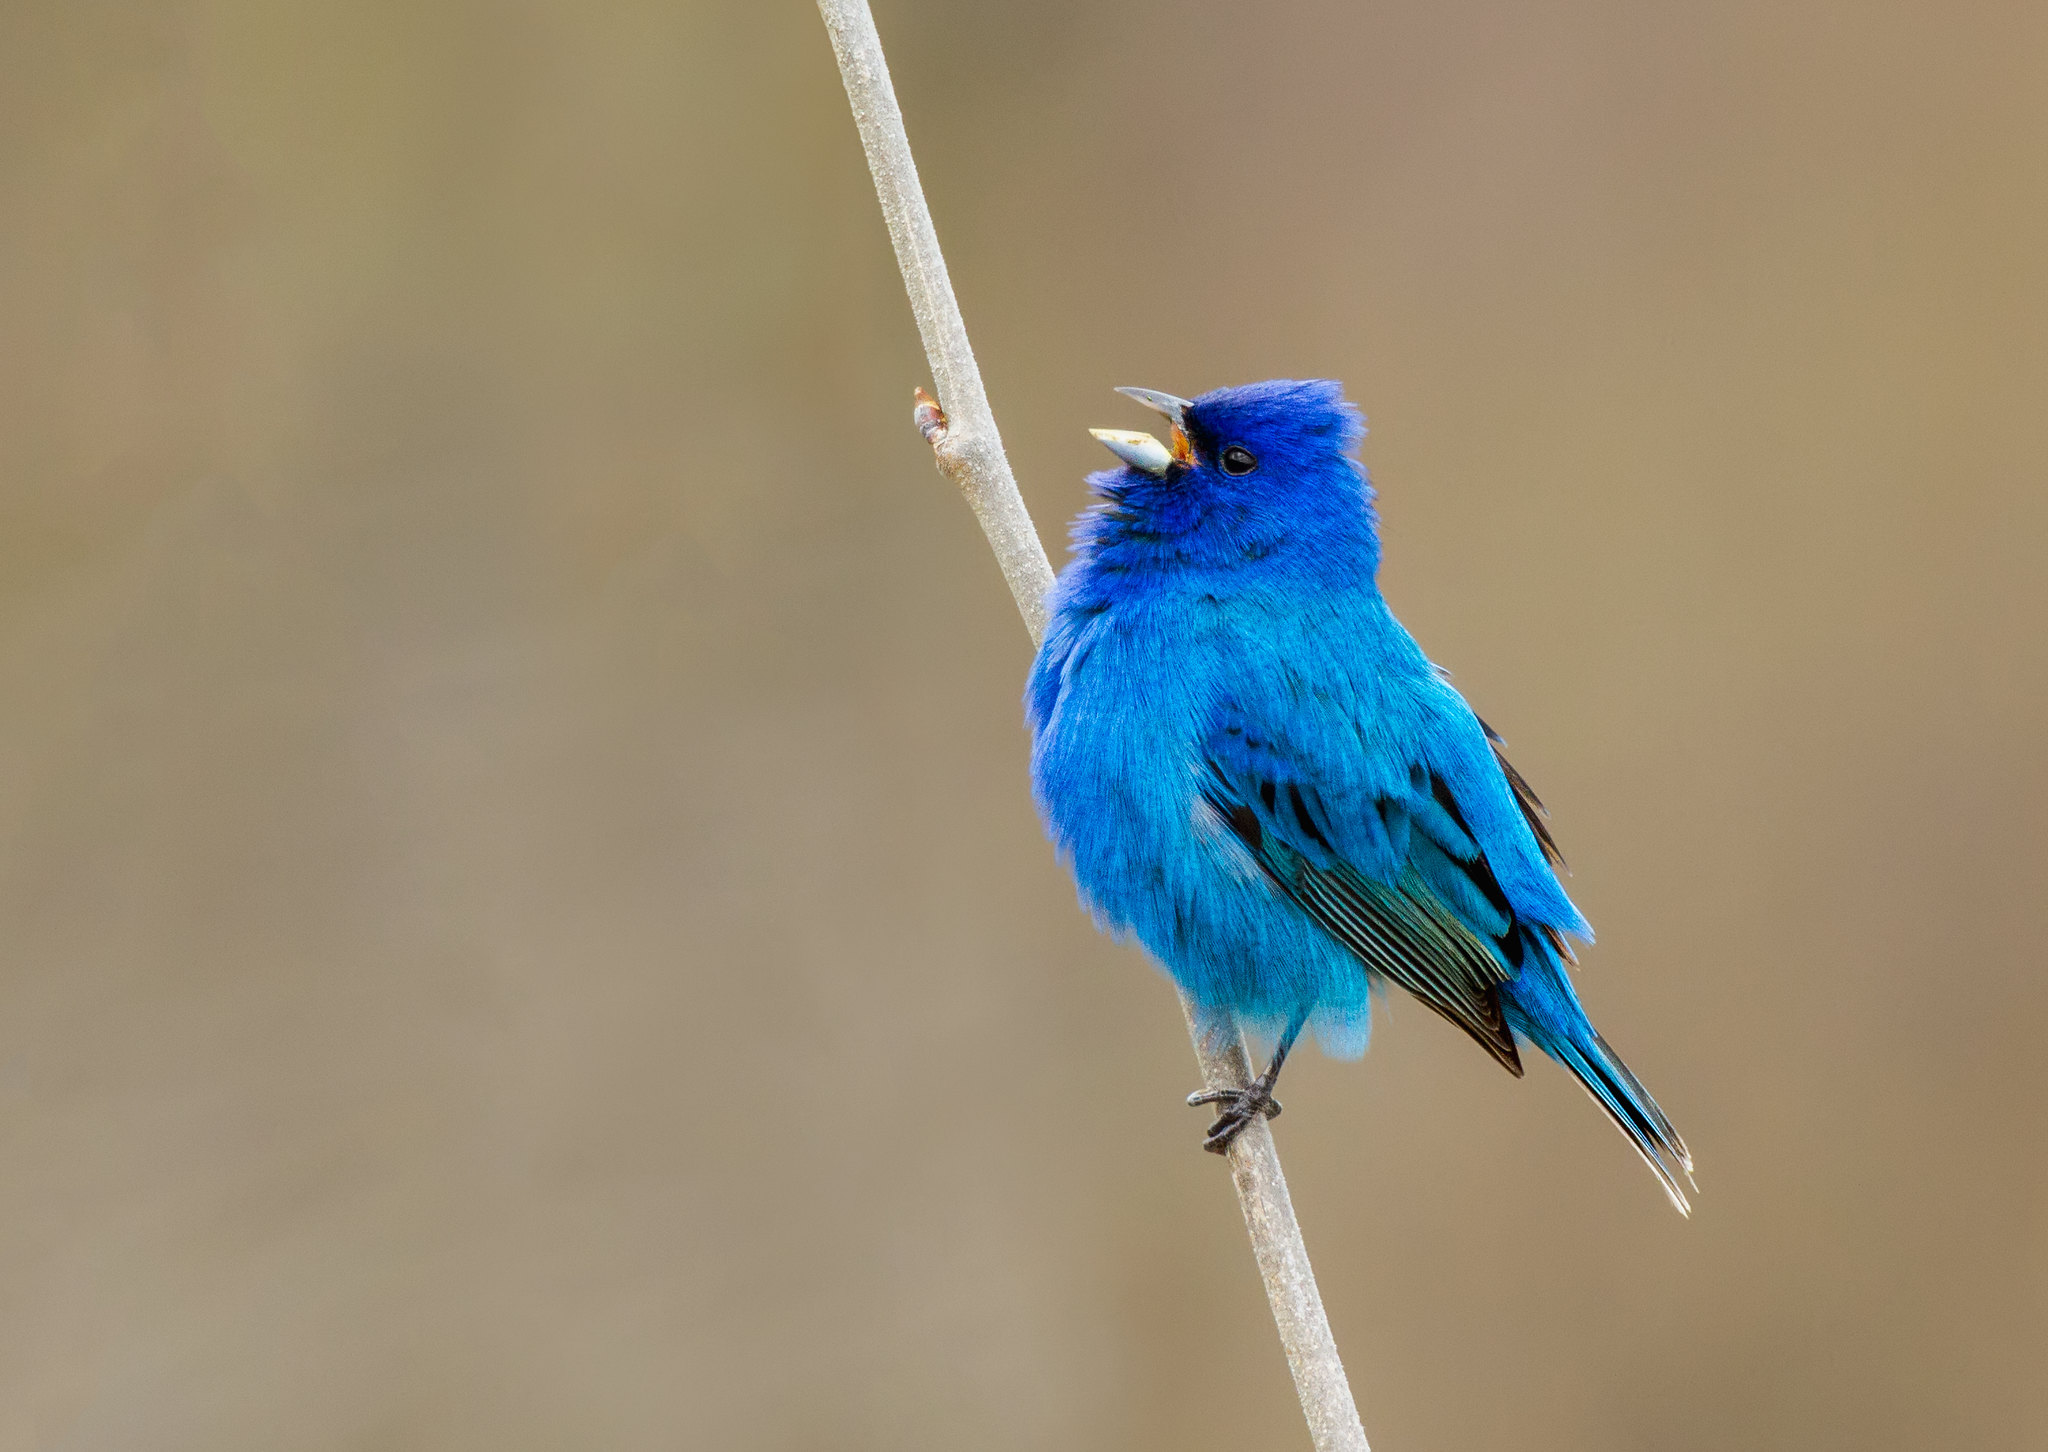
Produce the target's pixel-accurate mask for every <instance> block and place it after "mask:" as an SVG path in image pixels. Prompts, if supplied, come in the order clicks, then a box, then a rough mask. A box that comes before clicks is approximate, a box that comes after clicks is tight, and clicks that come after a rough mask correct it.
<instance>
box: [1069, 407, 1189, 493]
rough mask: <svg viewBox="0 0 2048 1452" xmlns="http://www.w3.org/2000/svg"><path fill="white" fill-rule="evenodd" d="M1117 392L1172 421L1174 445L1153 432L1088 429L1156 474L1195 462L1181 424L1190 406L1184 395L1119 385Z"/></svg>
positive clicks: (1131, 461) (1136, 464)
mask: <svg viewBox="0 0 2048 1452" xmlns="http://www.w3.org/2000/svg"><path fill="white" fill-rule="evenodd" d="M1117 392H1118V393H1121V394H1123V395H1124V396H1125V397H1126V398H1135V399H1136V400H1137V401H1138V402H1140V403H1142V404H1144V405H1145V407H1147V408H1149V409H1151V410H1152V411H1153V412H1154V413H1158V414H1162V415H1164V416H1165V417H1166V418H1167V419H1168V420H1170V421H1171V422H1172V424H1173V432H1172V434H1171V435H1170V437H1171V438H1172V440H1173V444H1172V447H1170V448H1169V447H1168V446H1167V445H1165V444H1162V443H1160V442H1159V440H1157V439H1155V438H1153V437H1152V435H1150V434H1141V433H1134V432H1132V431H1130V430H1128V429H1090V430H1088V432H1089V433H1091V434H1093V435H1095V437H1096V438H1097V439H1098V440H1099V441H1100V442H1101V444H1102V446H1103V447H1104V448H1105V449H1108V450H1109V451H1110V452H1111V453H1112V454H1115V455H1116V456H1117V457H1118V458H1119V459H1122V460H1123V461H1124V462H1125V463H1126V464H1129V465H1130V466H1131V467H1132V468H1133V469H1140V470H1143V471H1144V472H1145V473H1147V474H1153V475H1162V474H1164V473H1165V472H1166V471H1167V470H1168V469H1170V468H1172V467H1173V466H1174V465H1175V464H1187V463H1192V462H1193V461H1194V451H1193V450H1192V449H1190V448H1189V447H1188V436H1187V431H1186V430H1185V429H1183V428H1182V427H1181V416H1182V414H1183V412H1184V411H1185V410H1186V408H1187V406H1188V401H1187V400H1186V399H1185V398H1175V397H1174V396H1173V395H1172V394H1170V393H1161V392H1159V391H1158V390H1157V389H1154V388H1119V389H1118V390H1117Z"/></svg>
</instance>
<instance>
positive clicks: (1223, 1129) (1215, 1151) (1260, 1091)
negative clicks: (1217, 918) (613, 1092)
mask: <svg viewBox="0 0 2048 1452" xmlns="http://www.w3.org/2000/svg"><path fill="white" fill-rule="evenodd" d="M1188 1104H1189V1106H1190V1107H1194V1106H1197V1105H1202V1104H1221V1105H1223V1106H1224V1109H1223V1111H1222V1112H1221V1113H1220V1114H1218V1115H1217V1116H1216V1122H1215V1123H1214V1124H1212V1125H1210V1126H1209V1131H1208V1134H1207V1135H1206V1136H1205V1137H1204V1138H1203V1140H1202V1148H1203V1149H1205V1150H1207V1151H1209V1153H1210V1154H1212V1155H1220V1154H1223V1153H1224V1152H1225V1151H1227V1150H1228V1149H1229V1148H1230V1142H1231V1141H1232V1140H1234V1139H1236V1138H1237V1137H1238V1136H1239V1135H1240V1134H1243V1133H1244V1132H1245V1130H1246V1128H1247V1127H1249V1126H1250V1124H1251V1122H1252V1121H1253V1120H1255V1119H1258V1118H1260V1117H1262V1116H1263V1117H1264V1118H1266V1119H1278V1118H1279V1117H1280V1101H1279V1100H1277V1099H1275V1098H1274V1097H1273V1089H1272V1086H1271V1085H1269V1084H1263V1083H1260V1082H1259V1081H1258V1080H1256V1079H1255V1080H1253V1081H1252V1082H1251V1083H1249V1084H1247V1085H1246V1086H1245V1087H1244V1088H1242V1089H1205V1090H1202V1091H1200V1092H1199V1093H1195V1094H1190V1095H1189V1096H1188Z"/></svg>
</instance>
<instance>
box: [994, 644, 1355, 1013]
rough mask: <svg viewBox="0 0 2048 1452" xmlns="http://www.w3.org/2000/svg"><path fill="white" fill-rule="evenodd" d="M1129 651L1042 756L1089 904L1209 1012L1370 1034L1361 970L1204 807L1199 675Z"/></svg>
mask: <svg viewBox="0 0 2048 1452" xmlns="http://www.w3.org/2000/svg"><path fill="white" fill-rule="evenodd" d="M1119 644H1120V645H1122V646H1123V647H1124V649H1123V650H1122V651H1118V650H1115V649H1112V651H1110V652H1099V651H1098V652H1097V653H1096V654H1095V655H1093V656H1091V658H1090V660H1089V661H1088V662H1087V666H1088V669H1087V670H1084V671H1082V672H1077V673H1076V675H1075V677H1074V678H1073V679H1071V680H1070V682H1069V685H1068V690H1067V692H1066V693H1065V695H1064V697H1063V699H1062V702H1061V706H1060V709H1059V711H1058V712H1057V713H1056V717H1055V719H1054V721H1052V722H1051V723H1049V726H1048V729H1047V730H1046V731H1045V732H1044V733H1043V734H1042V735H1041V737H1040V739H1039V741H1038V742H1037V743H1036V747H1035V750H1034V760H1033V774H1034V778H1035V783H1036V786H1037V789H1038V796H1039V804H1040V808H1041V810H1042V811H1043V813H1044V815H1045V819H1046V825H1047V827H1048V829H1049V831H1050V832H1051V834H1052V836H1053V839H1054V841H1055V842H1056V843H1057V844H1058V846H1059V847H1060V848H1061V850H1062V851H1063V852H1064V853H1065V854H1066V855H1067V856H1068V858H1069V861H1070V863H1071V865H1072V868H1073V873H1074V878H1075V881H1076V883H1077V884H1078V885H1079V887H1080V890H1081V895H1082V898H1083V899H1084V901H1085V902H1086V903H1087V904H1088V906H1089V907H1090V909H1091V910H1092V911H1093V912H1094V913H1095V914H1096V916H1097V918H1098V919H1099V920H1101V921H1102V923H1103V924H1104V925H1105V926H1106V927H1109V928H1111V929H1113V930H1115V931H1117V932H1119V933H1121V934H1125V935H1128V936H1131V937H1135V938H1136V939H1137V940H1138V941H1139V942H1140V943H1142V944H1143V945H1144V946H1145V948H1146V949H1147V950H1148V951H1149V952H1150V953H1151V955H1152V956H1153V957H1154V958H1155V959H1156V960H1157V961H1158V962H1159V963H1160V964H1161V965H1162V966H1164V967H1165V969H1166V970H1167V971H1168V972H1169V973H1170V974H1171V975H1172V977H1173V978H1174V980H1175V981H1176V982H1177V983H1178V984H1179V985H1180V987H1181V988H1182V990H1183V991H1185V992H1186V993H1187V994H1188V995H1189V996H1190V997H1191V998H1193V999H1194V1000H1195V1001H1196V1002H1197V1003H1198V1004H1200V1005H1202V1006H1203V1007H1205V1008H1209V1009H1217V1010H1226V1011H1229V1012H1232V1013H1235V1014H1237V1015H1238V1016H1239V1017H1240V1018H1242V1019H1244V1020H1246V1021H1247V1022H1250V1023H1255V1024H1262V1023H1273V1022H1281V1021H1284V1020H1285V1019H1286V1018H1288V1017H1289V1016H1290V1015H1291V1014H1292V1012H1294V1011H1295V1010H1296V1009H1297V1008H1299V1007H1303V1006H1308V1005H1318V1006H1320V1007H1321V1008H1323V1009H1324V1010H1325V1012H1324V1013H1323V1014H1322V1015H1319V1017H1320V1018H1322V1019H1324V1020H1325V1021H1330V1022H1334V1021H1336V1020H1338V1019H1343V1018H1344V1017H1345V1016H1346V1015H1349V1014H1353V1013H1355V1014H1356V1016H1357V1017H1358V1020H1359V1022H1360V1023H1361V1025H1362V1022H1363V1014H1364V1008H1365V997H1366V980H1365V975H1364V973H1363V971H1362V970H1361V969H1360V968H1359V966H1358V964H1357V962H1356V960H1354V959H1352V958H1351V957H1350V956H1349V954H1347V953H1345V952H1344V950H1343V949H1342V948H1341V947H1340V946H1339V945H1338V944H1337V943H1336V941H1335V940H1334V939H1332V938H1330V937H1329V936H1328V935H1327V934H1326V933H1324V932H1323V931H1322V930H1321V929H1320V928H1318V927H1317V926H1316V925H1315V924H1314V922H1313V921H1312V920H1310V919H1309V917H1308V916H1307V915H1306V914H1305V913H1303V912H1302V911H1301V910H1300V909H1299V908H1298V907H1296V906H1295V905H1294V903H1293V902H1291V901H1290V900H1289V899H1288V898H1287V897H1286V896H1285V895H1284V894H1283V893H1282V892H1281V891H1280V890H1279V889H1278V887H1277V886H1276V885H1275V884H1274V883H1273V881H1272V880H1271V879H1270V878H1269V877H1267V876H1266V875H1265V874H1264V873H1263V872H1262V871H1261V870H1260V869H1259V868H1258V866H1257V865H1256V864H1255V863H1254V862H1253V861H1252V860H1251V858H1250V856H1249V855H1248V854H1247V853H1246V852H1245V851H1244V849H1243V847H1242V845H1241V844H1240V843H1239V842H1238V841H1237V839H1236V838H1235V837H1234V836H1232V835H1231V834H1230V832H1229V831H1228V830H1227V829H1226V828H1224V827H1223V825H1222V824H1221V822H1220V821H1218V820H1217V819H1216V818H1215V817H1214V815H1213V813H1212V812H1211V811H1210V810H1209V808H1208V807H1207V806H1206V804H1205V802H1204V800H1203V797H1202V794H1201V790H1200V786H1201V781H1202V779H1203V778H1202V771H1203V766H1202V762H1201V753H1200V751H1199V749H1198V742H1199V741H1200V739H1201V737H1200V734H1199V723H1200V722H1201V721H1202V720H1203V719H1204V716H1203V714H1202V713H1203V710H1204V704H1203V703H1202V702H1200V701H1198V700H1196V699H1193V697H1192V693H1191V692H1190V691H1189V689H1188V687H1187V684H1186V682H1187V679H1188V673H1176V672H1175V671H1173V670H1170V669H1168V670H1161V669H1158V668H1157V667H1156V665H1155V667H1154V669H1152V670H1151V671H1150V672H1142V671H1140V670H1138V669H1136V668H1134V663H1133V662H1132V661H1131V660H1130V659H1129V658H1128V657H1127V658H1126V659H1123V660H1119V659H1118V655H1120V654H1125V652H1127V651H1129V648H1130V646H1131V645H1133V644H1138V643H1137V642H1129V641H1126V642H1120V643H1119ZM1142 658H1143V659H1146V660H1151V661H1154V662H1156V661H1157V660H1158V659H1160V658H1161V657H1159V656H1158V655H1157V654H1156V653H1155V654H1146V655H1143V656H1142ZM1098 671H1099V672H1101V674H1100V676H1097V675H1096V672H1098ZM1091 677H1093V678H1091ZM1361 1034H1362V1030H1361Z"/></svg>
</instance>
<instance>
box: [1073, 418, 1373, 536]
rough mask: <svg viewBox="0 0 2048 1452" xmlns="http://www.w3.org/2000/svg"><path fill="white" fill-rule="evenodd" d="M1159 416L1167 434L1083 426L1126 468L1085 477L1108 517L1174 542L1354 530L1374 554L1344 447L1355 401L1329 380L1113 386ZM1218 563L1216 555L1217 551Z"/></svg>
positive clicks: (1355, 437) (1358, 433)
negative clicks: (1197, 393)
mask: <svg viewBox="0 0 2048 1452" xmlns="http://www.w3.org/2000/svg"><path fill="white" fill-rule="evenodd" d="M1117 392H1119V393H1121V394H1124V395H1126V396H1128V397H1130V398H1133V399H1136V400H1137V401H1138V402H1139V403H1142V404H1144V405H1145V406H1146V407H1147V408H1149V409H1152V410H1154V411H1155V412H1157V413H1159V414H1161V415H1163V416H1164V417H1165V418H1166V420H1167V422H1168V425H1169V429H1168V434H1167V440H1168V441H1167V442H1166V443H1161V442H1160V441H1159V440H1158V439H1156V438H1154V437H1153V436H1152V435H1150V434H1145V433H1134V432H1129V431H1126V430H1122V429H1091V430H1090V431H1089V432H1091V433H1092V434H1094V436H1095V437H1096V439H1097V440H1099V441H1100V442H1101V443H1102V444H1103V445H1104V446H1105V447H1106V448H1108V449H1109V451H1110V452H1111V453H1113V454H1115V455H1116V456H1117V457H1118V458H1119V459H1121V460H1123V461H1124V464H1125V465H1126V467H1125V468H1123V469H1119V470H1113V471H1111V472H1109V473H1105V474H1096V475H1093V476H1091V478H1090V481H1089V482H1090V483H1091V484H1093V485H1094V486H1095V488H1096V490H1097V491H1098V492H1099V493H1101V494H1102V495H1103V496H1104V497H1105V498H1106V499H1108V500H1109V501H1110V504H1111V507H1112V512H1113V513H1114V514H1115V515H1118V516H1121V517H1124V518H1127V519H1130V520H1131V522H1132V523H1134V524H1141V525H1142V527H1143V528H1144V529H1145V530H1146V531H1147V532H1148V533H1152V534H1165V535H1170V536H1172V537H1174V538H1175V539H1176V541H1177V542H1179V543H1180V544H1182V545H1183V546H1198V545H1206V546H1207V547H1208V548H1206V549H1204V550H1203V553H1205V554H1213V553H1216V552H1218V551H1221V552H1223V553H1224V554H1229V553H1231V552H1253V553H1255V554H1260V555H1262V554H1263V553H1264V552H1267V551H1269V550H1270V549H1271V548H1272V547H1274V546H1275V545H1276V544H1277V543H1278V542H1279V541H1281V540H1284V539H1289V538H1292V539H1297V540H1301V541H1304V542H1319V541H1324V540H1326V539H1328V537H1329V536H1330V535H1331V534H1332V533H1333V532H1336V533H1342V534H1346V535H1349V534H1353V533H1356V532H1358V531H1360V530H1361V529H1362V530H1363V535H1364V539H1365V543H1366V545H1367V547H1368V548H1369V549H1370V550H1371V551H1372V553H1373V554H1374V555H1375V556H1376V555H1377V548H1376V544H1375V543H1374V536H1375V533H1376V531H1375V530H1374V527H1373V516H1372V507H1371V503H1370V500H1371V498H1372V490H1371V488H1370V486H1369V485H1367V483H1366V480H1365V471H1364V470H1363V469H1362V468H1361V467H1360V466H1359V464H1358V463H1357V461H1356V460H1355V459H1353V458H1352V457H1351V453H1352V450H1353V449H1355V448H1356V447H1357V445H1358V441H1359V440H1360V439H1361V438H1363V437H1364V436H1365V422H1364V420H1363V419H1362V418H1360V417H1359V413H1358V410H1357V409H1356V408H1354V407H1352V405H1350V404H1349V403H1346V402H1345V401H1344V390H1343V388H1342V386H1341V385H1339V384H1337V383H1334V382H1331V381H1330V380H1328V379H1313V380H1309V381H1306V382H1296V381H1294V380H1291V379H1273V380H1271V381H1269V382H1266V383H1248V384H1245V385H1244V386H1242V387H1239V388H1218V389H1215V390H1213V391H1212V392H1209V393H1205V394H1203V395H1202V396H1201V397H1199V398H1196V399H1193V400H1189V399H1184V398H1176V397H1174V396H1173V395H1172V394H1170V393H1159V392H1156V391H1155V390H1153V389H1149V388H1119V389H1118V390H1117ZM1217 562H1218V563H1220V562H1221V560H1220V559H1219V560H1218V561H1217Z"/></svg>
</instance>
